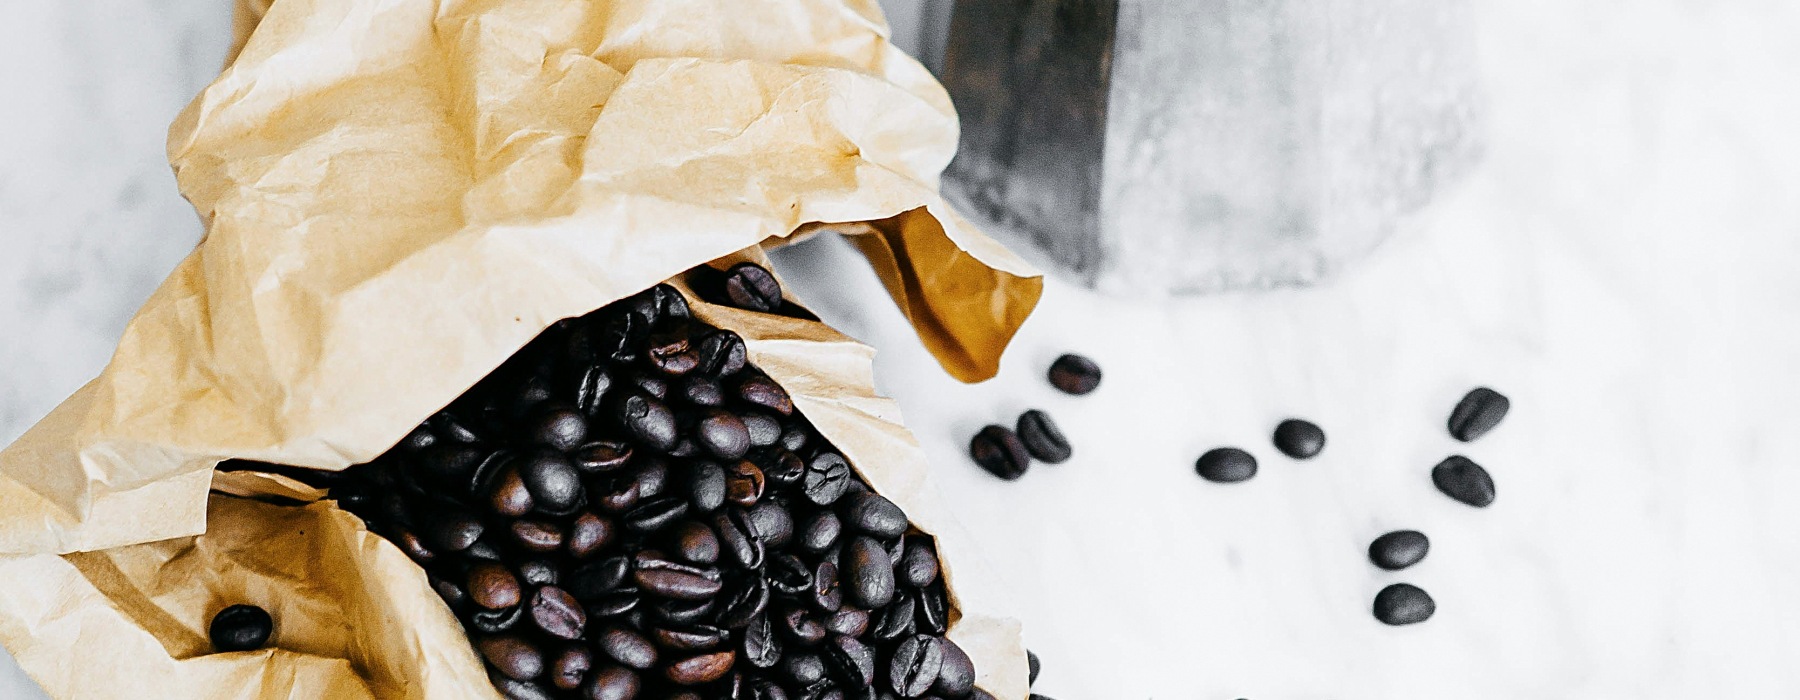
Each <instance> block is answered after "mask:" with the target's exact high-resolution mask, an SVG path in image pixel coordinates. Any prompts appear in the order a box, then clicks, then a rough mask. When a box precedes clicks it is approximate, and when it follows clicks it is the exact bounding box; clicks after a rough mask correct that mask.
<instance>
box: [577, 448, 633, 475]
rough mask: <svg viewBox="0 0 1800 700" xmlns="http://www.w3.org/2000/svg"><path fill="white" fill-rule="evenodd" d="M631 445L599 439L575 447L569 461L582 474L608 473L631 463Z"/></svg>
mask: <svg viewBox="0 0 1800 700" xmlns="http://www.w3.org/2000/svg"><path fill="white" fill-rule="evenodd" d="M631 456H632V451H631V445H628V444H626V443H623V442H612V441H609V440H601V441H599V442H590V443H588V444H586V445H582V446H581V447H580V448H577V449H576V450H575V452H574V453H573V454H570V455H569V461H570V462H571V463H573V464H574V465H575V468H576V469H579V470H581V472H582V473H584V474H610V473H612V472H616V471H618V470H620V469H623V468H625V467H626V466H627V465H629V464H631Z"/></svg>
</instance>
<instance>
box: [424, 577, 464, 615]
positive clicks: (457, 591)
mask: <svg viewBox="0 0 1800 700" xmlns="http://www.w3.org/2000/svg"><path fill="white" fill-rule="evenodd" d="M431 589H432V590H434V591H437V594H438V597H439V598H443V599H444V603H445V604H447V605H449V606H450V609H451V610H456V611H458V612H459V614H460V611H461V610H462V608H463V604H465V603H467V602H469V592H468V591H465V590H463V587H462V585H461V584H458V583H457V582H455V581H451V580H448V579H440V578H437V577H435V576H434V577H432V579H431Z"/></svg>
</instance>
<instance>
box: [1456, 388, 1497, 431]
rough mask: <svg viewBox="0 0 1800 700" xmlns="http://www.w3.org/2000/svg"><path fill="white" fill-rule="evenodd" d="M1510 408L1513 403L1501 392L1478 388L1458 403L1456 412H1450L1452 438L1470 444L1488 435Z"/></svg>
mask: <svg viewBox="0 0 1800 700" xmlns="http://www.w3.org/2000/svg"><path fill="white" fill-rule="evenodd" d="M1510 408H1512V401H1511V400H1510V399H1507V398H1506V396H1505V395H1503V394H1501V393H1500V392H1498V391H1494V390H1493V389H1489V388H1487V387H1485V386H1484V387H1479V388H1476V389H1475V390H1473V391H1470V392H1469V393H1468V394H1467V395H1466V396H1463V397H1462V400H1461V401H1458V402H1456V410H1454V411H1451V412H1450V436H1451V437H1454V438H1456V439H1458V440H1461V441H1463V442H1469V441H1471V440H1474V439H1476V438H1479V437H1481V436H1483V435H1486V434H1487V433H1488V431H1489V430H1493V429H1494V426H1496V425H1499V424H1500V419H1502V418H1505V417H1506V411H1507V409H1510Z"/></svg>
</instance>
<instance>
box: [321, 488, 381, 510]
mask: <svg viewBox="0 0 1800 700" xmlns="http://www.w3.org/2000/svg"><path fill="white" fill-rule="evenodd" d="M325 497H326V498H329V499H331V500H333V501H337V504H338V507H339V508H343V509H344V510H348V511H352V512H355V511H361V510H363V509H365V508H368V507H369V506H370V505H372V504H373V503H374V502H375V491H374V489H371V488H369V486H368V485H367V484H364V483H362V482H358V481H352V482H348V483H343V484H338V485H336V486H333V487H331V491H330V493H328V494H327V495H326V496H325Z"/></svg>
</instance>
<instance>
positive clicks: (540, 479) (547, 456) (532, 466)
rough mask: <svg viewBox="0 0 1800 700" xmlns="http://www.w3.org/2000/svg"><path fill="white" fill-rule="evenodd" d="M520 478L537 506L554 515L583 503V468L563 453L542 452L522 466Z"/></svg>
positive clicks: (540, 509)
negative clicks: (570, 460)
mask: <svg viewBox="0 0 1800 700" xmlns="http://www.w3.org/2000/svg"><path fill="white" fill-rule="evenodd" d="M519 478H520V479H521V480H523V481H524V482H525V489H526V490H527V491H530V492H531V499H532V501H533V502H535V503H537V510H538V511H540V512H543V513H549V514H551V515H567V514H569V513H573V512H575V509H576V508H579V507H580V506H581V503H582V498H583V493H582V486H581V472H578V471H576V470H575V465H573V464H570V463H569V460H568V459H567V458H565V457H563V456H562V455H559V454H556V453H553V452H539V453H537V454H535V455H533V456H532V457H531V458H529V459H527V460H525V463H524V464H523V465H522V466H520V467H519Z"/></svg>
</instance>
